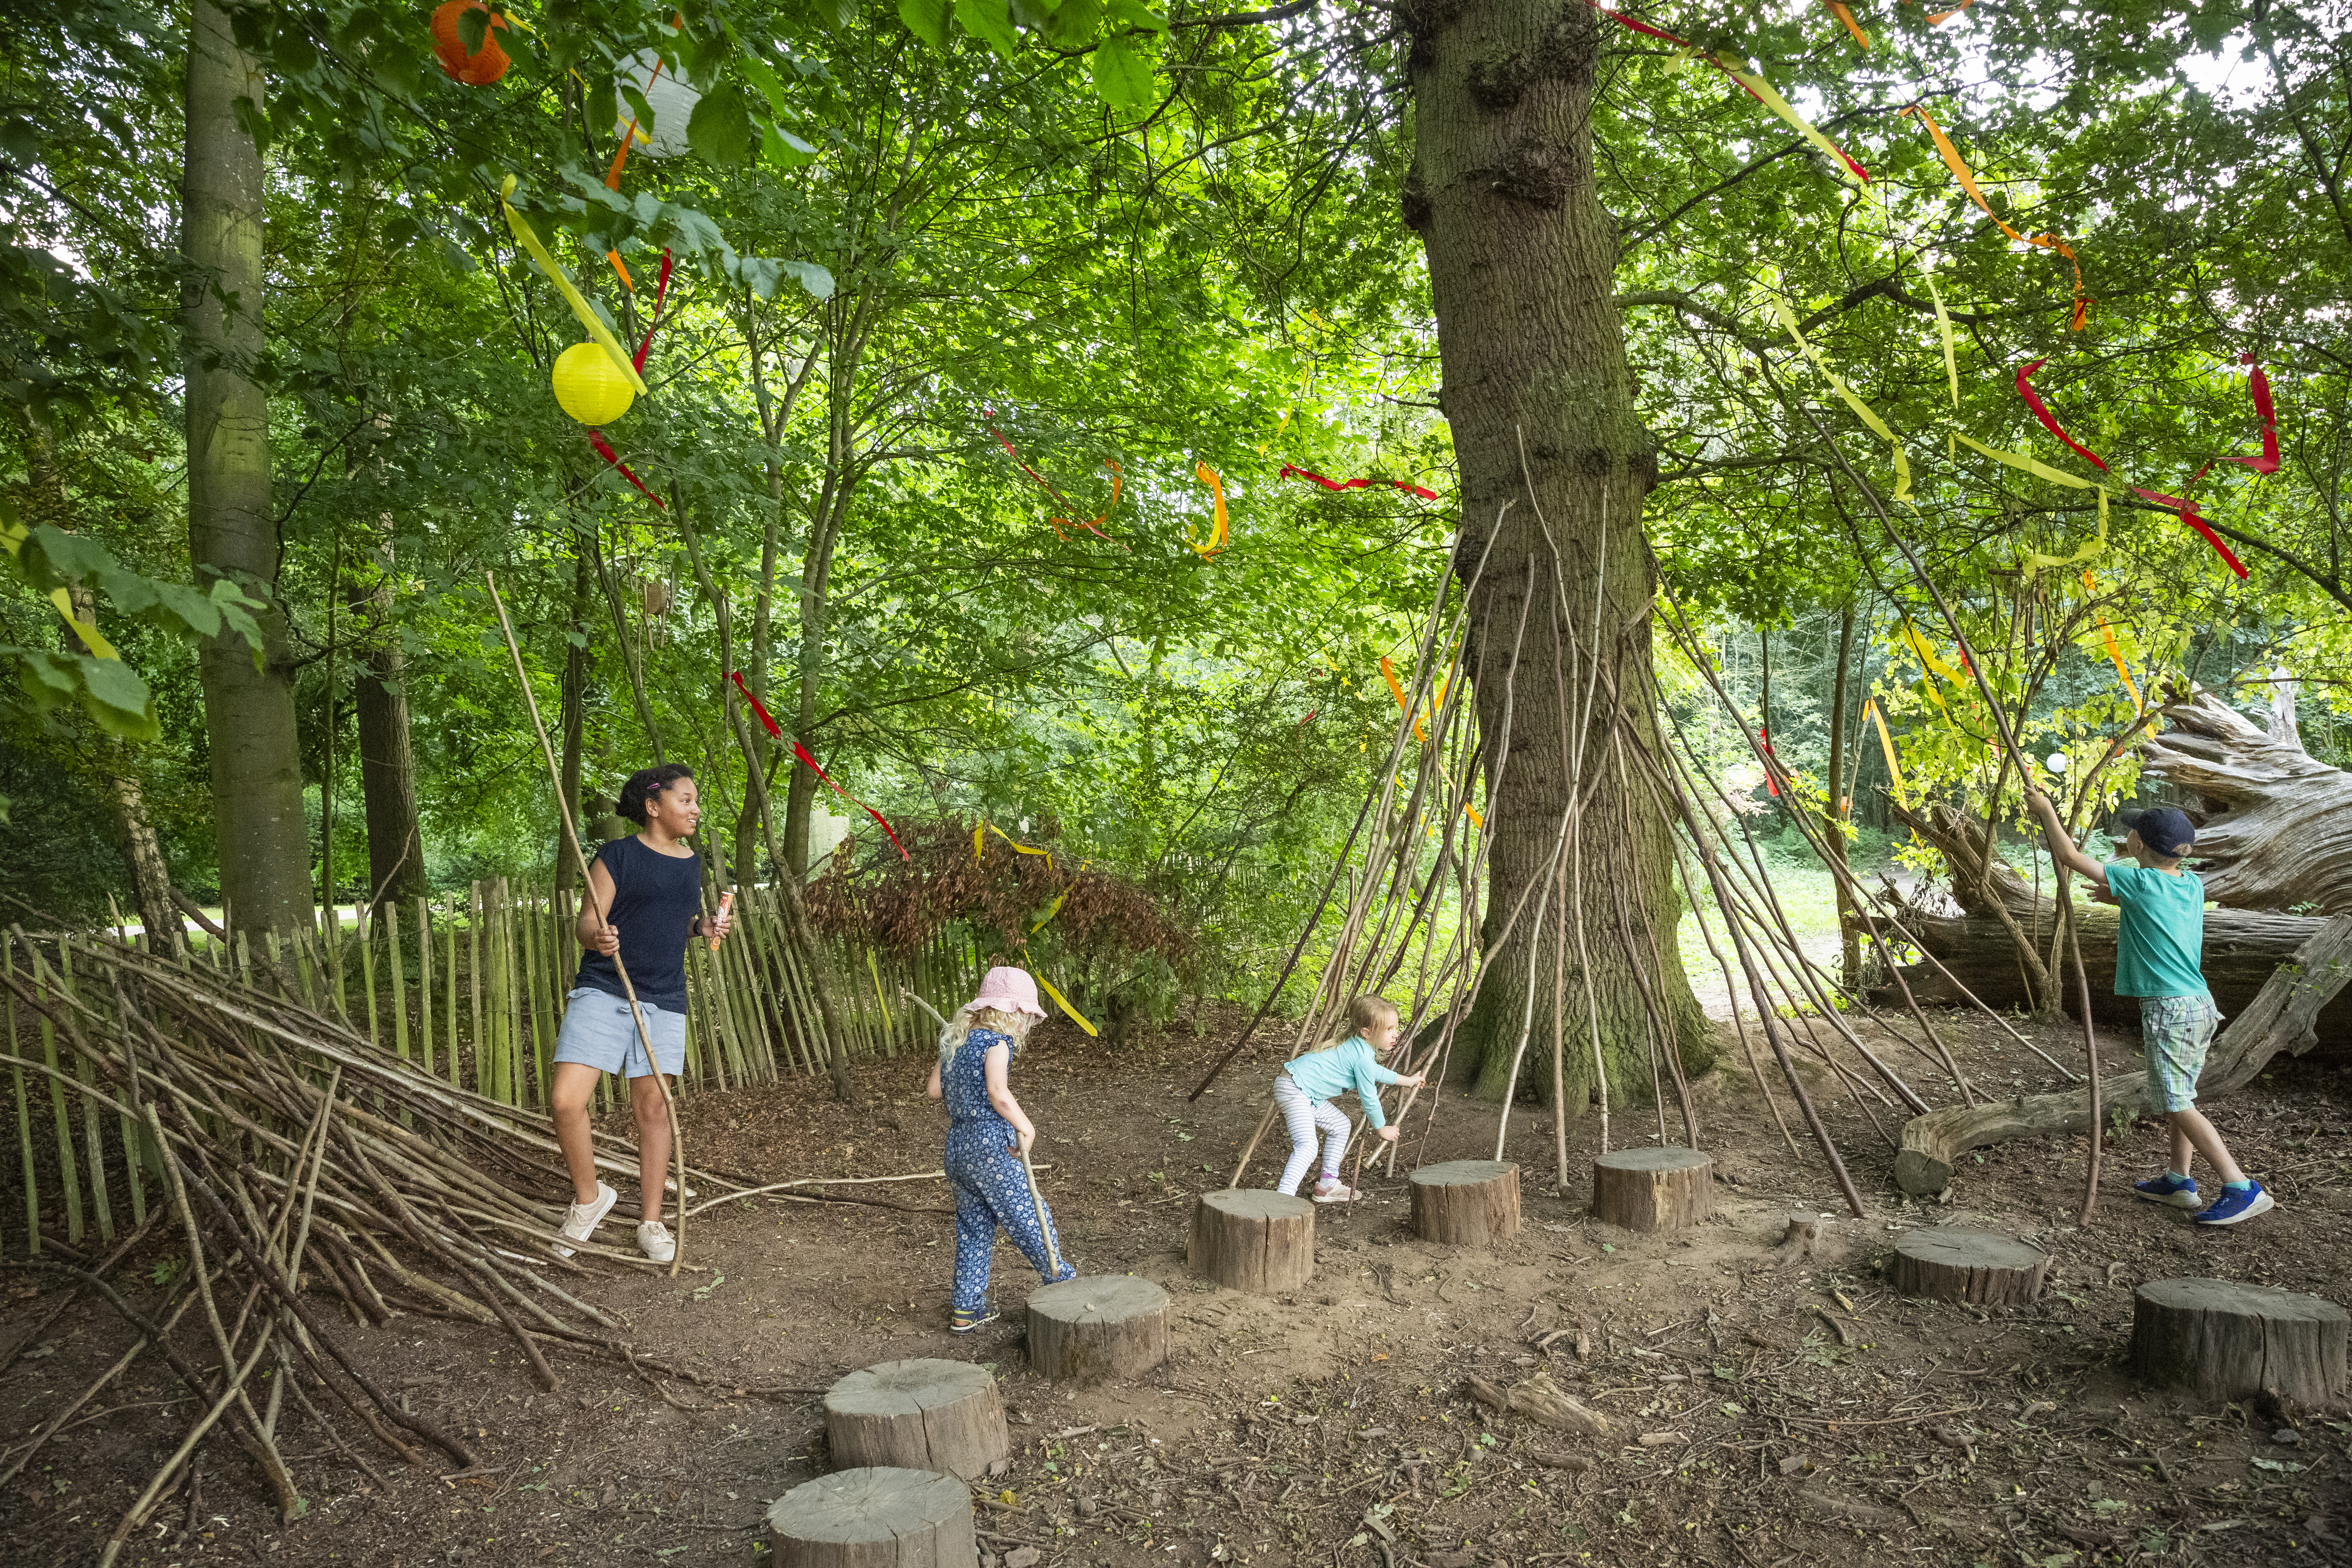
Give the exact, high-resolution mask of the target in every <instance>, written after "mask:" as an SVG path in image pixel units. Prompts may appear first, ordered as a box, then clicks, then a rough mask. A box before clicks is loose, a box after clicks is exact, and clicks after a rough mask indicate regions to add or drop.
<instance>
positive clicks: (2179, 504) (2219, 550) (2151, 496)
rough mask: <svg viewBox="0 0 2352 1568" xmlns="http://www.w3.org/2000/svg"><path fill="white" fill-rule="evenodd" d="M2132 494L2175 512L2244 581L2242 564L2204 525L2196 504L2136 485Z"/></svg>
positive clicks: (2244, 573)
mask: <svg viewBox="0 0 2352 1568" xmlns="http://www.w3.org/2000/svg"><path fill="white" fill-rule="evenodd" d="M2132 494H2134V495H2136V496H2137V497H2139V498H2140V499H2141V500H2152V501H2154V502H2156V504H2157V505H2158V506H2164V507H2170V508H2171V509H2172V510H2174V511H2175V512H2177V513H2179V517H2180V521H2183V522H2185V523H2187V524H2188V525H2189V527H2191V528H2193V529H2195V530H2196V531H2198V532H2200V533H2201V534H2203V535H2204V536H2205V542H2206V543H2208V544H2210V545H2211V546H2212V547H2213V552H2214V553H2215V554H2217V555H2219V556H2220V557H2221V559H2222V561H2223V562H2224V563H2227V564H2228V566H2229V568H2230V570H2231V571H2232V572H2235V573H2236V574H2238V577H2239V579H2240V580H2241V581H2243V580H2244V578H2245V575H2246V568H2245V566H2244V564H2243V563H2241V562H2240V561H2239V559H2238V558H2237V557H2236V556H2235V555H2232V554H2231V553H2230V547H2229V546H2228V545H2226V544H2224V543H2222V542H2221V535H2220V534H2218V533H2215V532H2214V531H2212V530H2211V529H2210V528H2208V527H2207V526H2206V525H2205V520H2204V519H2203V518H2201V517H2200V516H2198V515H2197V503H2196V502H2195V501H2193V500H2183V499H2182V498H2181V497H2179V496H2168V495H2166V494H2164V493H2163V492H2162V491H2160V490H2144V489H2140V488H2139V487H2138V486H2137V485H2134V486H2133V487H2132Z"/></svg>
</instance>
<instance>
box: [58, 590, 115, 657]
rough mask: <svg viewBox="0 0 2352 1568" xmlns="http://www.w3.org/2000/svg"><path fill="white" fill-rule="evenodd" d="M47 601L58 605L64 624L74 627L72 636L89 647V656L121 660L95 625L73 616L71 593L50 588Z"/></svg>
mask: <svg viewBox="0 0 2352 1568" xmlns="http://www.w3.org/2000/svg"><path fill="white" fill-rule="evenodd" d="M49 603H51V604H52V605H56V606H57V607H58V614H59V615H61V616H64V617H65V618H66V625H68V626H71V627H72V628H73V629H74V636H76V637H79V638H81V642H82V646H83V647H86V648H88V649H89V652H90V657H91V658H110V659H114V660H116V661H117V662H120V661H121V658H122V656H121V654H119V653H117V652H115V651H114V645H113V644H112V643H110V642H109V641H107V640H106V639H105V638H104V637H100V636H99V635H98V628H97V627H96V626H92V625H91V624H90V623H89V622H88V621H85V620H82V619H80V618H79V617H78V616H75V614H74V613H73V595H71V594H68V593H67V592H66V591H65V590H64V589H63V588H52V589H50V590H49Z"/></svg>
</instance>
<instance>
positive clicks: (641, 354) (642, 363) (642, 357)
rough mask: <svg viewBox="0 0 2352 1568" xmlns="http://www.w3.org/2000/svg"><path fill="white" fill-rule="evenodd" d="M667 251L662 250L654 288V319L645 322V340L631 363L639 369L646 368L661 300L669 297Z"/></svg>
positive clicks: (659, 319)
mask: <svg viewBox="0 0 2352 1568" xmlns="http://www.w3.org/2000/svg"><path fill="white" fill-rule="evenodd" d="M669 263H670V256H669V252H668V251H667V250H665V251H663V252H662V269H661V285H660V287H658V288H656V289H655V290H654V319H653V320H652V321H647V322H646V341H645V342H641V343H639V344H638V345H637V357H636V359H635V361H633V362H632V363H635V365H636V367H637V368H638V369H639V370H643V369H645V368H646V350H647V349H649V348H651V347H653V346H654V328H655V327H656V325H658V324H659V323H660V321H661V308H662V301H663V300H666V299H667V298H668V297H669Z"/></svg>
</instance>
